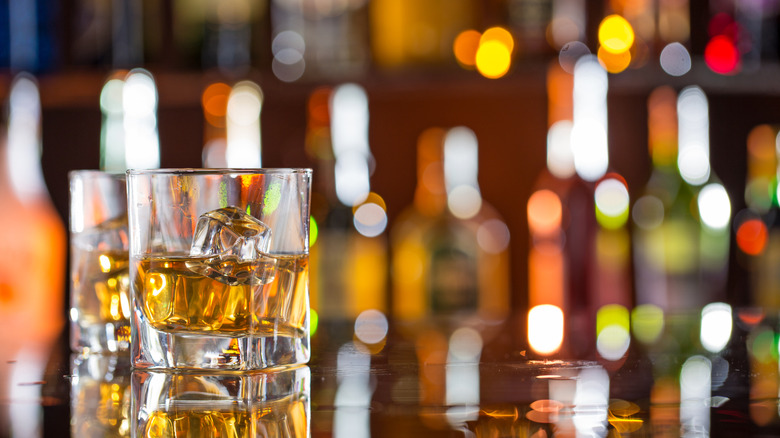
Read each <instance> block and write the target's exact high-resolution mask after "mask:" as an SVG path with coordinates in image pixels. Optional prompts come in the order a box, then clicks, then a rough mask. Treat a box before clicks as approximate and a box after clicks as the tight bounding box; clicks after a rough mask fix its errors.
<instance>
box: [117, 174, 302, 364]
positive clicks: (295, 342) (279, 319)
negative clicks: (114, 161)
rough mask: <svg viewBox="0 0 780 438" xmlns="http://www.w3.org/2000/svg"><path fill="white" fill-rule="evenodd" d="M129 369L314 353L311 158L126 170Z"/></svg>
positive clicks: (291, 360) (272, 360) (286, 359)
mask: <svg viewBox="0 0 780 438" xmlns="http://www.w3.org/2000/svg"><path fill="white" fill-rule="evenodd" d="M127 184H128V206H129V209H128V217H129V223H130V227H129V231H130V289H131V308H132V311H131V313H132V315H131V325H132V329H133V330H132V340H131V348H130V354H131V360H132V364H133V366H134V367H135V368H144V369H180V370H205V369H212V370H227V371H229V370H235V371H245V370H257V369H266V368H274V367H282V366H288V365H294V364H302V363H306V362H308V360H309V356H310V352H309V197H310V191H311V170H310V169H170V170H165V169H163V170H129V171H128V172H127Z"/></svg>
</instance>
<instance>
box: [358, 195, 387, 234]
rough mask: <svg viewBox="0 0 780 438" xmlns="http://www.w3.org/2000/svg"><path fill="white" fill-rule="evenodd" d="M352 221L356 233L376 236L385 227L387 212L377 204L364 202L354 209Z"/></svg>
mask: <svg viewBox="0 0 780 438" xmlns="http://www.w3.org/2000/svg"><path fill="white" fill-rule="evenodd" d="M353 223H354V224H355V229H356V230H357V232H358V233H360V234H362V235H364V236H366V237H376V236H378V235H380V234H382V233H383V232H384V231H385V228H387V212H385V209H384V208H382V206H381V205H379V204H376V203H374V202H365V203H363V204H361V205H360V206H359V207H357V209H355V215H354V217H353Z"/></svg>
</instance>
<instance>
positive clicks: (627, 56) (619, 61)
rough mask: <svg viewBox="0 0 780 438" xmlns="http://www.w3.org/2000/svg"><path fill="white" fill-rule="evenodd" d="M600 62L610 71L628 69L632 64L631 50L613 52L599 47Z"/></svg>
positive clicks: (618, 71)
mask: <svg viewBox="0 0 780 438" xmlns="http://www.w3.org/2000/svg"><path fill="white" fill-rule="evenodd" d="M598 56H599V63H601V65H602V66H604V69H605V70H606V71H608V72H610V73H620V72H622V71H623V70H625V69H627V68H628V66H629V64H631V51H629V50H626V51H625V52H620V53H612V52H610V51H608V50H606V49H605V48H604V46H601V47H599V54H598Z"/></svg>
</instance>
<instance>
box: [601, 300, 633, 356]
mask: <svg viewBox="0 0 780 438" xmlns="http://www.w3.org/2000/svg"><path fill="white" fill-rule="evenodd" d="M596 336H597V338H596V349H597V350H598V352H599V354H600V355H601V357H603V358H604V359H607V360H613V361H614V360H618V359H620V358H622V357H623V355H625V354H626V352H627V351H628V347H629V345H630V344H631V336H630V335H629V313H628V309H626V308H625V307H623V306H621V305H618V304H608V305H606V306H603V307H601V308H600V309H599V311H598V313H597V314H596Z"/></svg>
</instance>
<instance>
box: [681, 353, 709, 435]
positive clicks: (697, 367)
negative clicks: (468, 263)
mask: <svg viewBox="0 0 780 438" xmlns="http://www.w3.org/2000/svg"><path fill="white" fill-rule="evenodd" d="M711 376H712V362H710V360H709V359H707V358H706V357H704V356H693V357H690V358H688V359H687V360H686V361H685V363H684V364H683V366H682V369H681V370H680V422H681V423H682V432H683V433H684V434H685V435H686V436H688V435H693V434H696V435H699V436H701V435H704V436H708V435H709V429H710V405H709V400H710V397H711V396H712V389H711V385H712V379H711Z"/></svg>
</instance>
